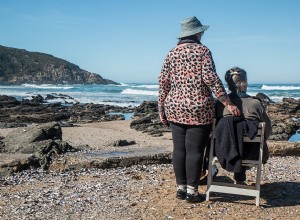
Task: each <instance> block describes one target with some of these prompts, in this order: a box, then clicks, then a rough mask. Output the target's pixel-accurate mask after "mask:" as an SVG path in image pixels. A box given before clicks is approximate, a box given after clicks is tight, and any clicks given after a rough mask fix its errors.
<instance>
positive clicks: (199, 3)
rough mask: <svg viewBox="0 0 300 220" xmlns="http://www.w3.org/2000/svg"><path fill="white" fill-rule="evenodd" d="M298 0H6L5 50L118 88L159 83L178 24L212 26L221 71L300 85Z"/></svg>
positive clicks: (211, 44) (207, 40)
mask: <svg viewBox="0 0 300 220" xmlns="http://www.w3.org/2000/svg"><path fill="white" fill-rule="evenodd" d="M299 11H300V1H298V0H286V1H284V0H280V1H277V0H195V1H189V0H180V1H178V0H26V1H25V0H0V45H3V46H7V47H14V48H20V49H26V50H28V51H38V52H43V53H48V54H52V55H54V56H56V57H59V58H62V59H65V60H68V61H70V62H72V63H74V64H77V65H78V66H79V67H81V68H82V69H85V70H87V71H90V72H94V73H98V74H100V75H101V76H102V77H104V78H108V79H112V80H114V81H117V82H124V83H126V82H145V83H156V82H157V77H158V74H159V72H160V69H161V66H162V63H163V60H164V58H165V56H166V55H167V53H168V51H169V50H170V49H171V48H172V47H174V46H175V45H176V43H177V36H178V34H179V31H180V21H181V20H182V19H183V18H185V17H188V16H193V15H195V16H196V17H197V18H198V19H199V20H200V21H201V22H202V23H203V24H206V25H210V28H209V29H208V30H207V31H206V32H205V34H204V36H203V38H202V43H203V44H205V45H206V46H207V47H208V48H209V49H210V50H211V51H212V55H213V58H214V61H215V64H216V68H217V73H218V74H219V76H220V77H221V79H222V80H223V78H224V77H223V76H224V73H225V71H226V70H227V69H229V68H231V67H233V66H239V67H241V68H244V69H246V71H247V72H248V79H249V82H250V83H300V43H299V40H300V12H299Z"/></svg>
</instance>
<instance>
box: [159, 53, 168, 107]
mask: <svg viewBox="0 0 300 220" xmlns="http://www.w3.org/2000/svg"><path fill="white" fill-rule="evenodd" d="M169 65H170V64H169V55H168V56H167V57H166V59H165V60H164V63H163V66H162V69H161V72H160V75H159V77H158V83H159V91H158V106H159V107H163V106H164V101H165V99H166V97H167V95H168V93H169V91H170V89H171V84H170V71H169Z"/></svg>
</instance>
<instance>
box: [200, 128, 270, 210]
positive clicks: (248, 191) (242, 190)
mask: <svg viewBox="0 0 300 220" xmlns="http://www.w3.org/2000/svg"><path fill="white" fill-rule="evenodd" d="M264 132H265V123H264V122H260V123H259V130H258V134H257V136H256V137H255V138H254V139H253V140H250V139H249V138H248V137H246V136H244V143H245V142H253V143H254V142H258V143H260V148H259V157H258V160H242V166H247V167H255V168H256V181H255V185H253V186H249V185H240V184H234V183H227V182H220V181H214V179H213V174H212V167H213V165H214V164H216V163H218V159H217V158H216V157H215V156H214V146H215V138H216V136H215V123H213V128H212V134H211V144H210V152H209V165H208V177H207V191H206V201H209V196H210V193H211V192H218V193H228V194H236V195H245V196H254V197H255V198H256V206H259V198H260V180H261V170H262V155H263V145H264Z"/></svg>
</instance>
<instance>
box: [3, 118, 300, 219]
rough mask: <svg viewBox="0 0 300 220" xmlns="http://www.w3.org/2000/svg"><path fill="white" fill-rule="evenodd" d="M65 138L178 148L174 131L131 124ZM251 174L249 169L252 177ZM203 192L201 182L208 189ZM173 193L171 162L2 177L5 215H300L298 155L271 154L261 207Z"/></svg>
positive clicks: (81, 130) (68, 132)
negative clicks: (161, 132) (154, 133)
mask: <svg viewBox="0 0 300 220" xmlns="http://www.w3.org/2000/svg"><path fill="white" fill-rule="evenodd" d="M5 132H6V131H4V130H2V131H1V132H0V134H2V135H5ZM63 139H64V140H66V141H67V142H69V143H70V144H72V145H74V146H75V145H81V144H89V145H90V146H91V147H92V148H93V149H102V148H106V149H113V147H112V146H111V145H110V143H111V142H112V141H113V140H115V139H127V140H129V141H131V140H134V141H136V142H137V145H136V146H131V147H134V148H138V147H145V148H147V147H151V146H162V145H168V147H170V148H171V147H172V143H171V140H170V134H166V136H164V137H159V138H154V137H150V136H148V135H146V134H144V133H141V132H137V131H134V130H132V129H130V128H129V122H126V121H125V122H105V123H98V124H86V125H82V126H81V127H76V128H63ZM224 173H225V172H223V171H220V172H219V174H218V175H219V176H223V175H224ZM252 176H253V172H252V171H249V172H248V173H247V177H248V179H249V181H250V182H251V179H252ZM205 189H206V186H201V187H200V191H201V192H203V193H204V192H205ZM175 191H176V185H175V179H174V172H173V169H172V165H170V164H167V165H147V166H133V167H130V168H119V169H109V170H96V169H94V170H81V171H76V172H75V171H72V172H64V173H54V172H46V171H42V170H33V171H25V172H22V173H18V174H15V175H12V176H9V177H6V178H2V179H0V219H300V158H299V157H271V158H270V160H269V162H268V164H267V165H266V166H265V172H264V180H263V181H262V187H261V200H260V202H261V207H256V206H255V199H254V198H251V197H241V196H231V195H220V194H218V195H217V194H215V195H213V196H212V200H211V201H209V202H202V203H198V204H188V203H186V202H185V201H180V200H177V199H175Z"/></svg>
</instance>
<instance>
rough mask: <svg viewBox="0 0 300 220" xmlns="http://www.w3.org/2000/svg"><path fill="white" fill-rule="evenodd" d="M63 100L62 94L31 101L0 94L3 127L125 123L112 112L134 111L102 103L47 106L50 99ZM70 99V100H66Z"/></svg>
mask: <svg viewBox="0 0 300 220" xmlns="http://www.w3.org/2000/svg"><path fill="white" fill-rule="evenodd" d="M54 97H55V98H57V97H59V98H62V97H65V96H64V95H62V94H59V95H57V94H51V95H47V98H46V99H44V98H43V97H42V96H41V95H37V96H33V97H32V99H30V100H28V99H23V100H22V101H18V100H17V99H16V98H14V97H11V96H5V95H0V127H13V126H17V125H18V124H19V125H20V126H24V125H25V124H26V123H28V124H30V123H47V122H52V121H61V123H62V124H63V123H65V124H67V123H68V124H72V123H88V122H100V121H112V120H124V115H122V114H114V115H111V114H110V113H111V112H132V111H133V109H132V108H122V107H117V106H110V105H103V104H93V103H88V104H79V103H75V104H71V105H64V103H60V102H57V103H47V100H48V99H49V98H54ZM67 98H68V99H70V97H67Z"/></svg>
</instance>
